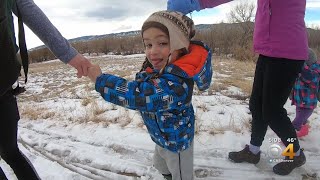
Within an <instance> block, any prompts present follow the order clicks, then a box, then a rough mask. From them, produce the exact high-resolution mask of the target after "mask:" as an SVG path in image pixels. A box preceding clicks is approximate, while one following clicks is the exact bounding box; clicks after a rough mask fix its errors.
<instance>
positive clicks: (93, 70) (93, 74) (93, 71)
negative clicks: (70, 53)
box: [88, 65, 102, 82]
mask: <svg viewBox="0 0 320 180" xmlns="http://www.w3.org/2000/svg"><path fill="white" fill-rule="evenodd" d="M101 74H102V71H101V69H100V67H99V66H98V65H92V66H91V67H89V69H88V77H89V78H90V80H91V81H92V82H96V79H97V77H98V76H100V75H101Z"/></svg>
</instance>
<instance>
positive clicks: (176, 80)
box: [95, 42, 212, 153]
mask: <svg viewBox="0 0 320 180" xmlns="http://www.w3.org/2000/svg"><path fill="white" fill-rule="evenodd" d="M157 73H158V72H157V71H156V70H152V69H151V68H150V69H147V71H142V72H139V73H137V75H136V79H135V80H134V81H127V80H126V79H123V78H121V77H117V76H114V75H111V74H102V75H100V76H99V77H98V78H97V80H96V86H95V88H96V91H97V92H99V93H100V94H101V96H102V97H103V98H104V99H105V100H106V101H108V102H111V103H114V104H116V105H120V106H123V107H126V108H129V109H133V110H138V111H140V113H141V116H142V119H143V121H144V124H145V125H146V127H147V129H148V132H149V134H150V136H151V139H152V140H153V141H154V142H155V143H156V144H157V145H159V146H161V147H163V148H165V149H168V150H170V151H171V152H175V153H179V152H181V151H183V150H185V149H187V148H188V147H189V146H190V144H191V143H192V141H193V138H194V126H195V116H194V110H193V107H192V103H191V99H192V93H193V86H194V82H196V84H197V86H198V88H199V90H206V89H208V88H209V86H210V83H211V79H212V65H211V51H210V49H209V48H208V46H206V45H205V44H203V43H201V42H192V43H191V44H190V47H189V53H188V54H187V55H184V56H182V57H181V58H179V59H178V60H176V61H175V62H174V63H173V64H169V65H168V66H167V67H166V68H165V69H164V71H163V74H161V75H160V76H159V77H157V76H155V74H157Z"/></svg>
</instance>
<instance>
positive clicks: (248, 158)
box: [229, 145, 260, 164]
mask: <svg viewBox="0 0 320 180" xmlns="http://www.w3.org/2000/svg"><path fill="white" fill-rule="evenodd" d="M229 160H230V161H233V162H235V163H242V162H248V163H251V164H257V163H258V162H259V161H260V151H259V153H258V154H253V153H252V152H251V151H250V149H249V145H246V147H245V148H244V149H243V150H241V151H239V152H229Z"/></svg>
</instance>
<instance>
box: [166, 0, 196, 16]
mask: <svg viewBox="0 0 320 180" xmlns="http://www.w3.org/2000/svg"><path fill="white" fill-rule="evenodd" d="M200 9H201V8H200V3H199V0H168V2H167V10H170V11H179V12H181V13H183V14H188V13H190V12H192V11H194V10H197V11H200Z"/></svg>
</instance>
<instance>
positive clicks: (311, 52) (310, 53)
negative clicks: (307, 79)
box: [306, 48, 317, 66]
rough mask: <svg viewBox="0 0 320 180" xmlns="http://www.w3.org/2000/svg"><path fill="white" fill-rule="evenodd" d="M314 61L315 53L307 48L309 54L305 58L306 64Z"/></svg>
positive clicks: (315, 60)
mask: <svg viewBox="0 0 320 180" xmlns="http://www.w3.org/2000/svg"><path fill="white" fill-rule="evenodd" d="M315 62H317V55H316V53H315V52H314V51H313V50H312V49H311V48H309V56H308V59H307V60H306V63H307V65H308V66H310V65H312V64H314V63H315Z"/></svg>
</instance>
